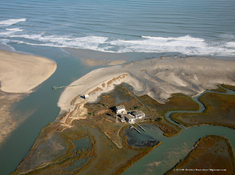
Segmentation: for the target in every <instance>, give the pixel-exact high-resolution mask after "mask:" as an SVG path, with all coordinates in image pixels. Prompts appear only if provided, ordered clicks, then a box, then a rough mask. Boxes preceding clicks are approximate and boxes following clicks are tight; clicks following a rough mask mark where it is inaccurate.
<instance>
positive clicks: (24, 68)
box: [0, 50, 57, 93]
mask: <svg viewBox="0 0 235 175" xmlns="http://www.w3.org/2000/svg"><path fill="white" fill-rule="evenodd" d="M56 68H57V64H56V62H55V61H53V60H50V59H47V58H44V57H39V56H34V55H26V54H19V53H15V52H7V51H3V50H0V70H1V71H0V73H1V74H0V81H1V89H0V90H1V91H4V92H8V93H30V92H32V89H34V88H35V87H37V86H38V85H39V84H41V83H42V82H44V81H45V80H47V79H48V78H49V77H50V76H51V75H52V74H53V73H54V72H55V71H56Z"/></svg>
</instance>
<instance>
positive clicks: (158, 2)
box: [0, 0, 235, 175]
mask: <svg viewBox="0 0 235 175" xmlns="http://www.w3.org/2000/svg"><path fill="white" fill-rule="evenodd" d="M234 16H235V1H234V0H226V1H225V0H206V1H203V0H197V1H187V0H164V1H163V0H144V1H143V0H109V1H108V0H86V1H84V0H50V1H46V0H30V1H27V0H8V1H6V0H5V1H4V0H0V49H5V50H9V49H8V48H7V47H10V48H11V49H13V50H16V51H20V52H27V53H31V54H35V55H40V56H43V57H47V58H50V59H53V60H55V61H56V62H57V65H58V67H57V70H56V72H55V73H54V74H53V75H52V77H50V78H49V79H48V80H47V81H46V82H44V83H43V84H41V85H40V86H39V87H37V89H36V90H37V91H36V92H34V93H31V94H30V95H29V96H28V97H27V98H25V99H23V100H21V101H20V102H18V103H16V104H14V106H13V109H12V110H13V112H16V113H17V114H18V115H16V116H15V117H20V115H28V113H29V112H28V111H34V112H33V113H32V114H30V115H29V116H28V118H27V119H26V120H25V121H24V122H23V123H21V124H20V125H19V127H18V128H17V129H16V130H14V131H13V132H12V133H11V135H10V136H9V137H8V138H7V139H6V141H5V142H4V144H3V145H1V146H0V174H3V175H5V174H6V175H7V174H10V173H11V172H12V171H14V170H15V169H16V168H17V166H18V165H19V163H20V162H21V161H22V160H23V158H24V157H25V156H26V155H27V153H28V151H29V150H30V148H31V147H32V145H33V144H34V141H35V140H36V138H37V137H38V135H39V133H40V130H41V129H42V128H43V127H45V126H46V125H47V124H48V123H49V122H52V121H54V120H55V118H56V117H57V115H58V112H59V108H58V107H57V106H56V103H57V101H58V99H59V96H60V94H61V93H62V89H60V90H58V91H52V90H51V87H52V86H61V85H67V84H70V83H71V82H72V81H74V80H76V79H78V78H80V77H81V76H83V75H84V74H86V73H88V72H89V71H91V70H92V69H95V68H97V67H94V68H91V67H88V66H86V65H84V64H83V62H82V61H80V60H79V59H77V57H76V56H75V55H73V53H68V52H67V51H68V50H69V49H66V51H65V50H63V48H75V49H76V48H77V49H85V50H86V52H83V53H82V54H81V53H80V55H81V56H84V57H85V58H89V55H90V56H91V57H94V56H95V55H96V52H94V51H100V52H103V53H109V54H106V55H105V54H104V56H106V57H109V56H111V57H119V56H120V57H122V59H125V58H126V59H127V58H130V57H138V59H146V58H151V57H155V56H161V55H163V56H165V55H196V56H202V55H203V56H219V57H231V58H232V59H234V56H235V18H234ZM70 50H71V49H70ZM87 50H88V51H87ZM91 50H92V52H91ZM85 54H87V55H88V56H85ZM100 55H101V56H100ZM115 55H116V56H115ZM98 56H100V57H102V56H103V54H100V53H99V54H98ZM208 128H209V129H207V130H206V131H205V132H204V130H203V131H202V132H200V133H201V135H200V137H201V136H203V135H206V134H207V133H210V132H208V131H209V130H211V127H208ZM0 129H1V128H0ZM215 129H216V128H215ZM198 130H200V127H199V128H198ZM198 130H197V131H198ZM221 130H222V129H221ZM192 131H193V132H192V135H193V133H194V130H193V129H192ZM197 131H195V133H197ZM221 132H222V131H221ZM184 133H187V132H182V134H180V135H179V137H180V138H187V137H188V136H187V135H186V134H184ZM226 133H227V135H229V134H230V133H231V131H230V130H229V131H227V130H226ZM222 135H223V134H222ZM192 138H193V139H192V140H190V144H188V145H189V147H190V148H191V146H192V145H193V144H194V143H195V142H196V141H197V139H199V136H198V135H196V134H194V136H193V137H192ZM228 138H229V137H228ZM172 142H173V143H174V144H175V145H179V146H178V147H179V151H178V149H177V150H176V152H179V155H180V156H179V159H178V158H177V160H174V162H173V163H171V164H170V165H167V166H165V165H164V166H162V167H164V168H163V170H161V171H160V170H158V169H157V168H156V167H154V168H155V169H156V171H159V172H161V173H160V174H163V173H164V172H166V170H167V169H170V168H172V166H173V165H174V164H175V163H177V161H179V160H180V159H181V158H182V157H184V156H185V155H187V153H186V152H185V153H180V150H181V151H182V150H183V149H184V145H182V143H181V142H182V140H180V139H177V138H175V139H173V140H171V139H168V140H167V142H165V143H163V145H164V148H163V147H159V148H158V149H156V150H155V151H154V152H153V153H150V154H149V155H148V156H146V158H145V159H142V160H141V161H139V162H138V163H137V164H136V165H135V166H133V167H132V168H130V169H129V170H128V171H127V173H130V172H133V173H134V174H144V171H145V168H146V167H148V164H149V163H151V162H154V161H158V160H155V159H154V158H155V157H156V159H157V158H158V159H160V158H159V153H161V152H162V153H164V154H165V153H166V154H167V153H169V154H170V151H171V150H170V149H168V148H170V147H171V145H172ZM233 145H234V144H233ZM190 148H188V150H190ZM162 156H163V155H162ZM149 157H150V158H149ZM176 157H177V156H176ZM169 160H171V157H169ZM139 164H141V165H142V167H141V166H139ZM136 166H139V168H138V170H141V171H140V173H138V172H137V171H133V169H136ZM159 167H160V168H161V166H159ZM148 174H151V173H150V172H148ZM152 174H156V172H152Z"/></svg>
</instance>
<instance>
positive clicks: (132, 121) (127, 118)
mask: <svg viewBox="0 0 235 175" xmlns="http://www.w3.org/2000/svg"><path fill="white" fill-rule="evenodd" d="M125 119H126V121H127V122H128V123H130V124H132V123H135V120H136V119H135V118H134V117H133V116H132V115H130V114H125Z"/></svg>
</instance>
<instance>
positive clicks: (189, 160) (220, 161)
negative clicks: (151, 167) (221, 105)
mask: <svg viewBox="0 0 235 175" xmlns="http://www.w3.org/2000/svg"><path fill="white" fill-rule="evenodd" d="M208 168H209V169H226V172H218V173H219V174H224V173H225V174H233V173H234V172H235V159H234V154H233V150H232V146H231V144H230V142H229V140H228V139H227V138H224V137H222V136H215V135H210V136H206V137H203V138H201V139H200V140H199V141H198V142H197V143H196V144H195V149H193V150H192V151H191V152H190V153H189V154H188V156H187V157H186V158H185V159H183V160H181V161H180V162H179V163H178V164H177V165H176V166H175V167H174V168H172V169H171V170H169V171H168V172H167V173H166V175H173V174H182V175H184V174H185V175H187V174H189V173H193V172H187V171H185V172H183V171H174V170H176V169H208ZM195 173H202V171H200V172H195ZM204 173H209V172H204ZM211 173H213V172H211Z"/></svg>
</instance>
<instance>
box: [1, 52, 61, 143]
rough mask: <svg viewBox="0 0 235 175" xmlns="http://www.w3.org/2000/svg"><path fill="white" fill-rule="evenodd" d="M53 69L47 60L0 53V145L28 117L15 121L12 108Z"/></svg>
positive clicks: (12, 53)
mask: <svg viewBox="0 0 235 175" xmlns="http://www.w3.org/2000/svg"><path fill="white" fill-rule="evenodd" d="M56 68H57V64H56V62H55V61H52V60H50V59H47V58H43V57H39V56H34V55H26V54H21V53H16V52H8V51H3V50H0V99H1V103H0V104H1V106H2V107H1V110H0V115H1V120H0V128H1V130H0V145H1V143H2V142H4V140H5V139H6V138H7V137H8V136H9V134H10V133H11V132H12V131H13V130H15V129H16V128H17V126H18V125H19V124H20V123H22V122H23V121H24V120H25V119H26V118H27V117H28V115H29V114H27V116H22V117H21V118H18V119H17V121H16V119H15V118H14V116H13V115H12V114H11V111H10V109H11V106H12V104H13V103H15V102H18V101H20V100H21V99H23V98H24V97H25V96H27V95H28V94H29V93H31V92H33V91H34V89H35V88H36V87H37V86H38V85H40V84H41V83H43V82H44V81H45V80H47V79H48V78H49V77H50V76H51V75H52V74H53V73H54V72H55V70H56Z"/></svg>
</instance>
